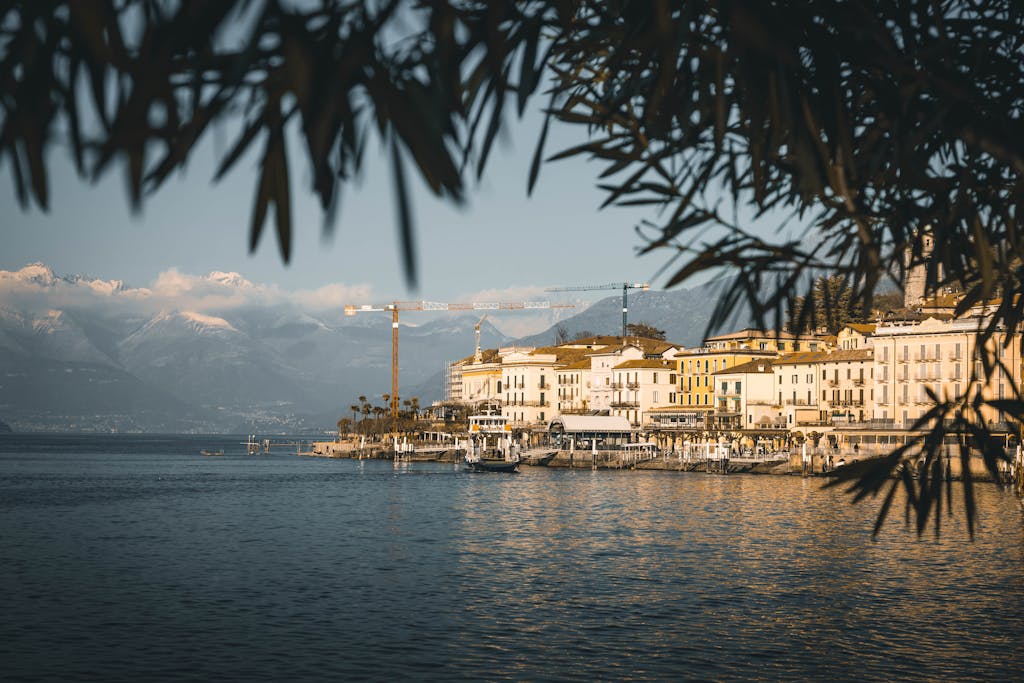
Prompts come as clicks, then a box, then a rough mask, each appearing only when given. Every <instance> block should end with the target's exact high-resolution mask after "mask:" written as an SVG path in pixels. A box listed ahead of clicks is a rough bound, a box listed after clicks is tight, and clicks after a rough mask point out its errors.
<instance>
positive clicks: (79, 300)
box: [0, 264, 713, 433]
mask: <svg viewBox="0 0 1024 683" xmlns="http://www.w3.org/2000/svg"><path fill="white" fill-rule="evenodd" d="M254 287H258V286H256V285H253V284H252V283H250V282H248V281H247V280H245V279H244V278H242V277H241V276H240V275H238V274H237V273H211V274H210V275H209V276H205V277H202V278H196V279H195V281H194V282H190V283H189V284H188V293H189V294H190V295H194V294H195V293H196V292H197V291H202V292H203V293H204V295H208V296H207V297H206V298H205V299H203V300H202V303H203V310H202V312H199V311H197V310H192V308H191V307H189V308H185V307H184V306H182V307H180V308H178V307H172V306H170V305H169V304H171V303H173V302H174V299H173V298H170V297H167V298H165V299H160V298H159V296H158V294H159V293H154V292H151V291H150V290H139V289H131V288H129V287H126V286H125V285H124V283H122V282H120V281H103V280H97V279H92V278H88V277H83V276H58V275H55V274H54V273H53V272H52V271H51V270H50V269H49V268H47V267H46V266H44V265H42V264H32V265H30V266H27V267H26V268H23V269H22V270H20V271H16V272H10V271H0V420H3V421H4V422H7V423H8V424H10V425H11V426H12V427H13V428H14V429H15V430H18V431H30V430H76V431H115V430H116V431H150V432H155V431H163V432H197V433H201V432H225V431H227V432H241V433H245V432H250V431H252V432H260V433H273V432H294V431H297V430H323V429H329V428H331V427H333V425H334V423H335V421H336V420H337V419H338V418H339V417H344V416H346V415H350V411H349V406H350V405H352V404H354V403H357V402H358V400H357V397H358V396H360V395H365V396H367V397H368V398H370V399H371V401H373V402H375V403H377V404H378V405H383V400H382V398H381V394H383V393H385V392H387V391H389V390H390V363H391V320H390V316H388V315H385V314H382V313H377V314H363V315H358V316H354V317H350V318H346V317H344V316H342V315H340V314H339V312H338V308H333V309H328V312H326V313H325V312H323V311H320V312H319V313H318V312H315V311H306V310H302V309H301V307H299V306H297V305H296V304H295V303H294V302H292V301H274V300H272V297H264V299H270V300H267V301H263V302H262V303H253V302H251V301H249V302H248V303H245V304H244V305H239V304H238V301H239V297H237V296H235V295H236V294H237V293H238V292H240V291H243V290H245V291H249V290H252V288H254ZM246 288H248V290H246ZM696 294H697V293H691V292H687V291H686V290H677V291H672V292H645V293H638V294H636V295H634V296H631V297H630V320H632V321H636V322H645V323H648V324H651V325H654V326H655V327H658V328H661V329H664V330H666V332H667V335H668V338H669V340H670V341H676V342H679V343H681V344H687V345H693V344H696V343H699V342H700V336H701V334H702V333H703V329H704V326H705V325H706V322H707V319H708V316H709V314H710V311H711V307H712V304H713V301H711V300H710V299H709V297H708V296H707V294H706V293H699V294H701V295H696ZM181 300H182V302H183V303H184V304H186V305H191V304H194V303H196V298H195V296H191V298H190V297H189V296H186V297H183V298H182V299H181ZM246 301H248V300H246ZM218 303H220V305H219V310H218ZM477 320H478V319H477V318H476V317H475V316H471V315H462V316H453V315H451V314H437V315H428V314H420V315H418V316H417V317H416V322H417V323H419V324H410V323H408V322H405V321H403V324H402V327H401V334H400V339H399V350H400V353H399V357H400V380H401V385H400V386H401V394H402V397H403V398H407V397H411V396H417V397H418V398H419V399H420V402H421V404H423V405H427V404H429V403H430V402H431V401H432V400H436V399H439V398H441V397H442V393H443V384H442V378H443V370H444V367H445V364H446V363H447V362H449V361H451V360H455V359H458V358H463V357H466V356H468V355H470V354H472V353H473V348H474V344H475V332H474V325H475V324H476V322H477ZM499 324H500V320H499ZM560 324H561V325H564V326H565V327H566V328H567V330H568V331H569V332H570V334H573V333H576V332H579V331H584V330H589V331H592V332H595V333H612V334H616V333H617V332H618V330H619V328H620V326H621V298H620V297H618V296H613V297H608V298H607V299H604V300H601V301H599V302H597V303H596V304H594V305H592V306H591V307H589V308H587V309H586V310H584V311H582V312H581V313H579V314H577V315H575V316H572V317H570V318H567V319H565V320H563V321H562V322H561V323H560ZM554 335H555V328H554V327H552V328H549V329H548V330H546V331H545V332H542V333H540V334H537V335H532V336H530V337H526V338H522V339H512V338H510V337H508V336H506V335H505V334H503V333H502V332H501V330H500V329H498V328H497V327H496V326H495V325H494V324H493V323H492V322H491V321H490V319H488V320H485V321H483V322H482V323H481V329H480V337H481V339H480V341H481V346H483V347H485V348H494V347H498V346H505V345H508V344H512V343H517V344H521V345H524V344H525V345H536V346H540V345H548V344H551V343H553V341H554Z"/></svg>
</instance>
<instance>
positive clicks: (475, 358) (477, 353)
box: [473, 314, 487, 363]
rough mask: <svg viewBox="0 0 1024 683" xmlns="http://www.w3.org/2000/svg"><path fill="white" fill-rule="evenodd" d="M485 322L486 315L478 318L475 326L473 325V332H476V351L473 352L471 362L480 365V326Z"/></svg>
mask: <svg viewBox="0 0 1024 683" xmlns="http://www.w3.org/2000/svg"><path fill="white" fill-rule="evenodd" d="M485 320H487V315H486V314H485V315H482V316H480V319H479V320H477V321H476V325H473V331H474V332H476V351H474V352H473V362H474V363H482V362H483V360H484V356H483V354H482V353H481V352H480V326H481V325H483V324H484V321H485Z"/></svg>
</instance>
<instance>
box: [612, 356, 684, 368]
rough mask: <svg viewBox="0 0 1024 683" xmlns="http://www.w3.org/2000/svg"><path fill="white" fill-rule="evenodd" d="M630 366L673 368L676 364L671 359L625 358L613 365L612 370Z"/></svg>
mask: <svg viewBox="0 0 1024 683" xmlns="http://www.w3.org/2000/svg"><path fill="white" fill-rule="evenodd" d="M632 368H653V369H655V370H662V369H665V370H675V369H676V364H675V363H673V362H672V361H668V360H661V359H658V358H641V359H639V360H627V361H625V362H622V363H619V364H618V365H616V366H614V367H613V368H612V369H613V370H629V369H632Z"/></svg>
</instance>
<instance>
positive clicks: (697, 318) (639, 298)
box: [518, 284, 751, 347]
mask: <svg viewBox="0 0 1024 683" xmlns="http://www.w3.org/2000/svg"><path fill="white" fill-rule="evenodd" d="M718 289H719V287H718V285H716V284H707V285H702V286H699V287H694V288H692V289H672V290H664V291H647V292H632V291H631V292H629V294H628V296H627V301H626V303H627V307H628V309H629V310H628V312H627V321H628V322H630V323H646V324H648V325H652V326H653V327H655V328H657V329H659V330H664V331H665V339H666V341H669V342H672V343H674V344H679V345H681V346H686V347H693V346H698V345H700V344H701V342H702V341H703V340H704V337H705V336H706V333H707V329H708V323H709V322H710V320H711V314H712V312H713V311H714V309H715V304H716V303H717V301H718ZM733 323H734V325H732V326H730V329H731V328H733V327H735V328H739V329H741V328H743V327H747V326H749V325H750V324H751V322H750V315H749V313H748V312H747V311H746V310H739V311H737V312H736V313H735V314H734V320H733ZM559 327H562V328H564V329H565V330H566V331H567V332H568V335H569V338H570V339H572V338H573V337H575V336H577V335H578V334H580V333H581V332H591V333H593V334H598V335H602V334H607V335H612V336H618V335H621V334H622V294H621V293H620V294H616V295H614V296H609V297H606V298H604V299H601V300H600V301H598V302H596V303H594V304H593V305H592V306H590V307H589V308H587V309H586V310H584V311H582V312H580V313H578V314H576V315H574V316H572V317H569V318H566V319H565V320H562V321H561V322H560V323H558V324H556V325H552V326H551V327H549V328H548V329H547V330H545V331H543V332H540V333H538V334H534V335H530V336H527V337H523V338H521V339H519V340H518V342H519V343H520V344H523V345H529V346H548V345H550V344H553V343H554V342H555V337H556V333H557V330H558V328H559Z"/></svg>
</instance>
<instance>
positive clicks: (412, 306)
mask: <svg viewBox="0 0 1024 683" xmlns="http://www.w3.org/2000/svg"><path fill="white" fill-rule="evenodd" d="M574 307H575V304H553V303H551V302H548V301H493V302H491V301H470V302H463V303H454V304H447V303H440V302H437V301H392V302H391V303H389V304H380V305H372V304H363V305H360V306H345V315H356V314H357V313H374V312H388V311H390V312H391V417H392V419H398V312H399V311H432V312H437V311H500V310H513V311H514V310H527V309H544V308H574ZM484 317H485V318H486V317H487V316H486V315H485V316H484ZM482 322H483V318H481V319H480V321H479V322H477V324H476V326H475V327H476V331H477V335H478V336H477V346H478V348H479V332H480V323H482Z"/></svg>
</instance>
